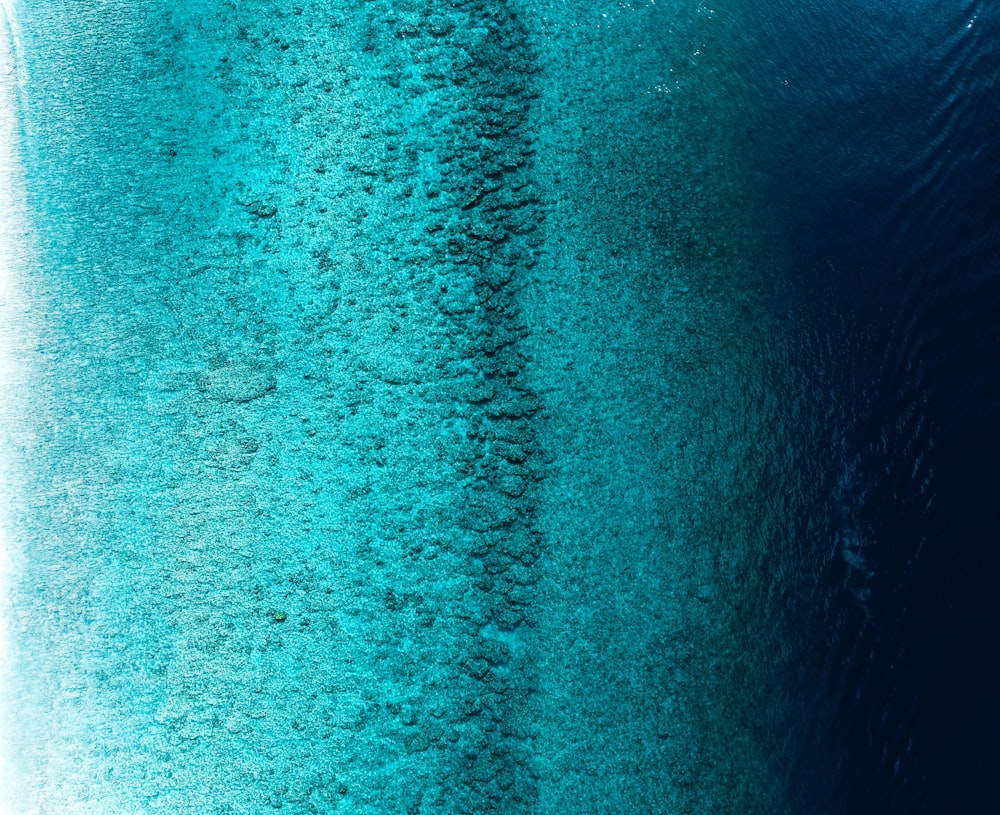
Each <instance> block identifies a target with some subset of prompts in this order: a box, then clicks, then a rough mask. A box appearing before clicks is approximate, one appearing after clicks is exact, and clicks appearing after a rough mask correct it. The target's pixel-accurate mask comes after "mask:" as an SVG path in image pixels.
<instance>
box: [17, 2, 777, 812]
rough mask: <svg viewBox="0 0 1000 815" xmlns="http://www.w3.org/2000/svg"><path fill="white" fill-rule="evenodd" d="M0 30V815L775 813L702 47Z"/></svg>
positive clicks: (746, 449)
mask: <svg viewBox="0 0 1000 815" xmlns="http://www.w3.org/2000/svg"><path fill="white" fill-rule="evenodd" d="M8 11H9V13H11V15H12V16H13V18H14V20H15V23H16V27H17V30H18V31H19V35H20V36H19V49H18V50H17V51H16V52H14V53H13V54H12V56H11V57H10V59H11V60H12V62H13V63H14V64H15V65H16V70H15V71H14V72H13V73H12V74H11V76H13V77H15V78H16V79H17V82H10V83H8V84H9V85H10V87H11V89H12V90H13V92H14V93H15V94H16V103H17V108H16V109H17V111H18V116H19V122H20V128H19V139H18V143H17V145H16V146H17V147H18V149H19V151H20V153H19V155H20V158H19V162H20V164H19V167H20V170H19V174H16V175H15V176H12V178H15V180H16V181H17V183H18V185H19V186H18V190H19V191H20V192H19V193H18V194H23V197H24V200H25V201H26V202H27V203H26V207H27V216H26V218H27V220H26V223H27V227H26V228H25V229H23V230H20V231H16V230H15V232H16V234H12V236H11V237H9V238H8V237H5V240H6V241H9V242H10V244H11V245H12V246H13V245H14V244H15V243H16V244H17V245H18V246H21V247H22V249H23V251H21V253H20V254H19V255H18V257H19V258H20V259H19V261H18V263H17V264H16V275H15V276H14V277H13V278H12V279H13V280H14V281H15V282H16V284H17V292H18V297H19V298H20V300H19V301H18V302H19V303H20V304H22V305H18V309H17V311H16V313H17V315H18V316H17V320H18V321H19V322H16V323H12V324H14V325H16V331H5V332H4V336H5V337H6V338H7V341H8V342H9V343H11V344H12V347H15V349H16V350H15V351H13V352H11V353H12V354H13V356H14V357H16V359H17V361H18V365H19V367H18V368H17V371H18V374H17V377H18V378H17V384H18V385H19V386H18V387H16V388H12V389H11V390H10V394H9V396H8V397H7V398H6V401H5V402H4V411H5V416H4V427H5V441H6V444H7V449H8V454H7V456H6V458H5V464H4V466H5V484H6V487H5V495H4V499H5V508H4V516H3V518H4V531H5V543H6V547H7V552H8V558H9V561H10V563H9V567H8V573H7V575H6V585H5V587H4V590H5V592H6V596H5V619H6V622H7V625H6V627H7V632H8V633H7V640H8V652H9V659H8V661H7V664H6V666H5V668H6V672H5V685H4V688H3V701H4V721H5V727H4V730H3V733H4V745H3V747H4V754H5V773H6V775H5V779H4V785H5V786H4V795H5V796H6V797H7V799H8V801H9V803H8V808H9V810H10V811H11V812H13V813H18V814H19V815H20V813H57V812H58V813H77V812H78V813H84V812H86V813H89V814H91V815H94V814H96V815H100V813H116V814H118V813H146V812H149V813H158V812H170V813H194V812H198V813H206V812H207V813H218V815H222V813H227V814H228V815H244V814H246V815H249V814H250V813H254V814H255V815H256V813H261V812H266V811H278V810H280V811H286V812H293V813H314V812H320V813H325V812H334V811H343V812H352V813H397V812H408V813H432V812H434V813H437V812H441V813H459V812H467V813H479V812H494V811H495V812H524V813H527V812H579V813H593V812H623V811H633V812H663V813H674V812H693V811H719V812H722V811H732V812H741V813H745V812H753V811H760V812H775V811H780V803H779V799H780V796H781V789H782V787H781V784H782V783H783V781H782V777H781V772H782V768H781V767H777V766H775V765H774V763H772V761H771V742H770V741H769V738H770V735H769V734H770V733H771V732H772V731H771V728H772V727H773V721H774V720H773V719H772V714H771V712H770V707H769V706H770V705H772V704H773V700H772V699H770V698H769V697H767V696H766V695H765V694H764V688H765V685H766V683H767V681H769V670H770V669H769V667H768V666H767V665H765V664H762V663H761V662H760V661H759V656H760V654H761V653H763V651H765V650H766V648H765V647H764V644H766V643H769V642H770V639H769V638H771V637H777V636H778V634H779V633H780V632H779V631H778V629H777V628H776V629H775V630H774V631H769V632H767V633H766V634H764V635H762V632H760V631H759V630H757V629H756V628H755V627H754V625H755V624H754V617H753V613H752V612H753V609H752V607H751V606H752V603H751V602H750V601H749V600H745V599H744V596H745V594H746V595H749V593H750V588H748V587H752V586H754V585H756V584H755V583H754V575H756V574H757V573H758V572H759V571H760V570H761V567H762V564H761V562H760V561H761V558H762V557H763V555H762V552H764V551H765V547H764V546H763V542H764V541H766V540H768V539H769V536H770V535H771V532H772V530H773V528H774V527H775V525H777V524H778V523H780V519H779V518H778V517H776V514H775V513H776V511H775V510H773V509H771V508H770V506H771V504H770V502H768V501H766V500H761V496H762V495H767V494H769V491H770V490H772V489H773V485H774V479H775V478H776V476H775V475H774V473H773V472H772V471H771V470H770V469H769V467H770V465H769V463H768V460H767V457H766V455H765V451H766V449H768V444H769V443H770V442H769V440H770V439H771V438H772V437H773V435H774V433H773V432H772V431H771V430H769V426H768V422H769V421H770V419H771V417H773V415H774V414H775V410H776V406H775V396H774V395H773V394H772V393H771V392H770V391H769V390H768V387H767V384H768V382H769V368H768V365H769V363H768V359H769V356H768V353H767V349H768V343H767V337H768V335H769V332H770V330H771V328H770V326H771V322H770V319H771V318H770V317H769V314H770V313H771V312H770V311H768V310H767V308H765V306H766V305H767V304H768V303H770V302H771V300H772V299H774V297H775V294H774V286H775V285H776V284H774V282H773V280H772V277H771V275H772V270H773V268H774V265H775V263H776V260H775V258H774V257H772V255H771V252H770V250H769V248H768V241H767V240H766V239H765V237H764V236H765V234H766V232H765V230H764V228H763V227H762V225H761V223H759V222H758V220H757V216H756V214H755V208H754V201H755V197H754V196H755V193H754V190H753V188H752V187H751V185H750V184H749V181H748V179H747V177H746V174H745V172H744V169H743V166H744V165H743V161H744V156H743V152H742V151H743V149H744V145H743V141H742V136H741V134H742V132H743V130H742V129H741V128H742V124H741V122H742V119H741V116H742V113H741V111H742V109H743V106H744V105H746V104H747V100H746V99H745V98H743V91H742V90H741V85H740V83H739V81H738V80H739V77H740V71H741V68H740V66H741V64H742V60H743V59H745V45H744V44H742V40H741V35H740V30H741V29H740V26H739V17H738V16H737V15H736V13H735V10H733V9H730V10H727V9H710V8H708V7H706V6H703V5H699V4H694V3H691V4H688V3H667V4H661V5H659V6H657V5H655V4H652V3H650V4H648V5H646V4H640V5H636V6H631V5H615V4H606V6H602V7H600V8H598V7H593V8H588V9H586V10H584V11H576V10H574V9H571V8H567V7H566V6H564V5H562V4H553V5H551V6H549V5H546V4H531V3H514V2H507V3H492V4H486V3H479V2H473V0H468V1H467V2H458V3H451V4H447V5H437V6H432V7H425V6H424V5H421V4H416V3H414V4H408V3H399V2H392V3H390V2H384V1H381V0H376V1H375V2H366V3H350V2H343V3H337V2H324V3H309V2H304V1H303V0H295V2H284V1H283V0H282V1H281V2H266V3H265V2H242V1H241V2H211V3H193V2H192V3H187V2H181V3H177V2H173V3H159V2H145V3H139V4H125V3H121V2H112V1H110V0H109V1H107V2H99V3H82V2H80V3H78V2H70V3H66V2H60V3H47V2H36V3H23V4H18V5H14V6H12V7H10V8H8ZM11 183H12V184H13V183H14V182H11ZM775 279H776V278H775ZM12 303H14V301H13V300H7V301H5V308H6V309H7V311H6V312H5V318H6V317H7V316H8V315H14V313H15V310H14V308H13V306H12V305H11V304H12ZM10 319H11V320H12V321H13V320H14V317H13V316H10ZM10 370H14V368H13V367H11V368H10ZM11 376H13V374H12V375H11ZM762 636H763V640H762ZM762 643H764V644H762Z"/></svg>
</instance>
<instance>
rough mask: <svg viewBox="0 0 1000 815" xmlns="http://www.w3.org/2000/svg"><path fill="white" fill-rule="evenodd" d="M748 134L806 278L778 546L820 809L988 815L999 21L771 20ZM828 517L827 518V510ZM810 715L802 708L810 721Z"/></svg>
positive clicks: (992, 729)
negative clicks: (798, 643)
mask: <svg viewBox="0 0 1000 815" xmlns="http://www.w3.org/2000/svg"><path fill="white" fill-rule="evenodd" d="M750 18H751V19H753V20H754V23H753V24H752V25H751V26H750V27H751V28H754V29H755V30H756V32H757V36H758V42H759V47H760V53H761V54H762V55H763V56H764V60H763V67H762V70H761V73H760V74H759V75H757V76H756V77H755V78H754V79H753V80H752V83H753V84H755V86H756V87H755V92H756V93H759V94H760V99H761V100H762V105H761V108H760V110H761V111H766V113H764V114H763V115H762V117H761V120H760V121H759V122H757V123H755V125H754V129H753V130H751V131H749V133H750V138H751V139H752V140H753V149H754V150H755V151H757V155H758V156H759V159H760V162H761V163H760V166H761V169H762V183H763V184H765V185H766V186H767V190H768V192H767V197H768V200H769V202H770V204H771V205H772V207H773V210H772V211H773V212H774V213H775V214H776V216H777V222H778V223H780V225H781V230H780V231H781V234H783V235H784V240H785V244H786V248H787V251H788V257H789V270H790V271H789V278H790V279H791V289H792V290H794V291H796V292H797V293H798V294H797V297H798V302H796V303H795V305H793V306H791V307H790V309H789V312H790V316H791V320H790V325H791V326H792V327H791V328H790V330H789V333H788V336H787V337H786V338H785V339H786V341H787V342H788V349H789V350H788V356H787V357H786V360H787V366H788V367H787V369H786V370H784V371H783V372H782V374H781V376H785V377H787V379H786V380H785V381H784V384H783V385H779V387H783V388H785V389H786V390H787V397H788V420H787V428H788V430H789V432H790V433H791V437H792V438H793V442H792V443H793V444H794V445H796V446H797V447H798V449H799V450H801V453H800V455H799V456H798V457H797V459H796V461H797V464H796V465H794V467H793V468H792V469H793V471H794V473H795V474H794V475H792V476H791V477H792V479H793V482H794V483H795V484H796V487H797V489H798V490H799V491H800V493H801V496H802V497H803V505H802V510H803V511H802V513H801V515H800V516H799V517H798V518H796V522H795V531H794V532H793V533H790V535H789V538H788V539H787V540H785V541H781V542H780V543H778V544H776V547H777V551H779V552H789V551H793V552H795V553H796V554H795V556H796V557H800V558H802V559H803V564H808V565H803V566H802V569H801V573H800V580H799V588H798V589H797V590H791V589H790V591H791V593H792V595H793V597H792V599H789V600H788V601H787V606H786V608H790V607H794V608H795V609H796V612H797V613H798V614H799V620H800V622H801V625H800V626H799V628H798V630H799V631H800V633H801V636H802V638H803V639H802V648H803V649H804V653H805V654H807V655H808V656H807V658H806V659H805V660H804V662H803V665H804V666H805V667H804V668H800V669H799V670H798V671H796V672H792V671H790V672H789V677H788V679H787V682H788V683H789V686H790V687H793V688H795V690H794V691H792V696H793V697H795V698H796V699H797V702H796V703H795V704H798V705H800V708H799V713H798V717H799V718H798V724H797V725H796V727H795V728H794V729H796V736H795V737H794V739H793V741H794V742H795V745H796V746H795V748H793V752H794V753H796V756H797V757H796V760H795V761H796V764H795V766H796V772H797V773H798V777H799V781H798V785H799V793H798V798H797V803H796V811H799V812H837V813H925V812H926V813H947V812H988V811H992V809H993V807H995V805H996V804H995V802H996V799H997V794H998V792H1000V781H998V778H997V775H996V773H995V764H996V760H997V757H998V747H1000V698H998V696H997V694H996V692H995V679H996V676H997V669H998V668H1000V650H998V645H1000V641H998V640H1000V634H998V627H997V624H998V618H1000V546H998V544H1000V538H998V530H1000V502H998V501H997V489H998V487H1000V478H998V473H997V462H998V461H1000V422H998V418H1000V253H998V249H1000V208H998V202H997V191H998V189H1000V142H998V141H997V134H998V130H1000V107H998V104H997V102H998V90H997V76H998V73H1000V14H998V10H997V8H996V7H995V5H991V4H988V3H981V2H948V3H911V2H908V3H887V4H871V3H865V2H851V1H849V2H837V3H815V2H814V3H806V4H784V3H783V4H778V7H776V4H773V3H769V4H766V8H765V7H764V4H760V8H759V9H756V10H755V11H752V12H750ZM806 496H811V497H806ZM793 706H794V705H793Z"/></svg>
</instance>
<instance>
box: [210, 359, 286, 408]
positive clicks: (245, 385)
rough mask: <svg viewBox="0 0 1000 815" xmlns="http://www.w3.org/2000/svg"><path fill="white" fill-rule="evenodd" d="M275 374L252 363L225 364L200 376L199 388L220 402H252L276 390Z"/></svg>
mask: <svg viewBox="0 0 1000 815" xmlns="http://www.w3.org/2000/svg"><path fill="white" fill-rule="evenodd" d="M276 384H277V382H276V381H275V378H274V374H272V373H270V372H269V371H265V370H262V369H260V368H257V367H254V366H252V365H243V364H237V365H224V366H223V367H221V368H212V369H211V370H208V371H205V372H204V373H203V374H201V376H199V377H198V390H200V391H201V392H202V393H204V394H205V395H206V396H208V397H209V398H210V399H215V400H216V401H218V402H250V401H252V400H254V399H260V397H262V396H264V395H265V394H267V393H270V392H271V391H273V390H274V388H275V386H276Z"/></svg>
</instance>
